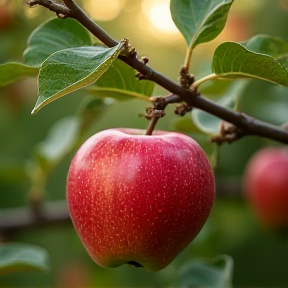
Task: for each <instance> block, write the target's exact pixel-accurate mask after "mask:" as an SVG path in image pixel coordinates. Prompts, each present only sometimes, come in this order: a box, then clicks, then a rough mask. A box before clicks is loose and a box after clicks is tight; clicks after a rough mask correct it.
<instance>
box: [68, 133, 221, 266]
mask: <svg viewBox="0 0 288 288" xmlns="http://www.w3.org/2000/svg"><path fill="white" fill-rule="evenodd" d="M144 134H145V131H144V130H137V129H122V128H118V129H109V130H105V131H102V132H100V133H97V134H95V135H94V136H92V137H90V138H89V139H88V140H87V141H86V142H85V143H84V144H83V145H82V146H81V147H80V149H79V150H78V151H77V153H76V155H75V156H74V158H73V160H72V162H71V165H70V168H69V172H68V178H67V190H66V191H67V201H68V207H69V211H70V215H71V219H72V221H73V224H74V226H75V229H76V231H77V233H78V235H79V237H80V239H81V240H82V242H83V244H84V246H85V247H86V250H87V251H88V253H89V254H90V256H91V257H92V259H93V260H94V261H95V262H96V263H98V264H99V265H100V266H103V267H108V268H112V267H117V266H120V265H122V264H125V263H128V264H131V265H133V266H136V267H144V268H145V269H146V270H148V271H158V270H161V269H163V268H164V267H166V266H167V265H168V264H169V263H170V262H171V261H172V260H173V259H174V258H175V257H176V256H177V255H178V254H179V253H180V252H181V251H182V250H183V249H184V248H185V247H186V246H187V245H188V244H189V243H190V242H191V241H192V240H193V239H194V238H195V237H196V235H197V234H198V233H199V231H200V230H201V228H202V227H203V225H204V223H205V221H206V220H207V218H208V215H209V213H210V211H211V208H212V204H213V200H214V194H215V184H214V175H213V172H212V169H211V166H210V164H209V161H208V159H207V157H206V155H205V153H204V152H203V150H202V149H201V147H200V146H199V145H198V144H197V143H196V142H195V141H194V140H193V139H192V138H190V137H188V136H186V135H182V134H179V133H173V132H164V131H155V132H154V133H153V135H150V136H147V135H144Z"/></svg>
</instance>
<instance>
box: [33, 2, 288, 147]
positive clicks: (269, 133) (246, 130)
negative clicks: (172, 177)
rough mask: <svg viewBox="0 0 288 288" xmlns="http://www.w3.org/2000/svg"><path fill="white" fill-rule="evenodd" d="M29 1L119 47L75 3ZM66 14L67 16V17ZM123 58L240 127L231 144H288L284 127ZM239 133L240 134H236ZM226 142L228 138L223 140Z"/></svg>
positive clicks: (192, 103) (194, 103)
mask: <svg viewBox="0 0 288 288" xmlns="http://www.w3.org/2000/svg"><path fill="white" fill-rule="evenodd" d="M27 2H28V4H29V5H30V6H34V5H36V4H39V5H41V6H44V7H47V8H48V9H50V10H52V11H54V12H56V13H57V14H64V16H67V17H71V18H74V19H76V20H77V21H78V22H80V23H81V24H82V25H83V26H84V27H85V28H86V29H88V30H89V31H90V32H91V33H92V34H93V35H94V36H95V37H97V38H98V39H99V40H100V41H102V42H103V43H104V44H105V45H107V46H108V47H113V46H116V45H117V44H118V42H117V41H116V40H114V39H113V38H112V37H110V36H109V35H108V34H107V33H106V32H105V31H104V30H102V29H101V28H100V27H99V26H98V25H97V24H96V23H94V22H93V21H92V20H91V19H90V18H89V17H88V16H87V14H85V12H84V11H83V10H82V9H80V7H79V6H78V5H77V4H76V3H75V2H74V1H73V0H64V3H65V7H66V8H65V9H64V8H63V6H61V5H59V4H56V3H55V2H53V1H51V0H27ZM31 3H32V5H31ZM48 4H49V5H48ZM65 11H66V13H67V14H65ZM119 58H120V59H121V60H122V61H123V62H125V63H126V64H127V65H129V66H131V67H132V68H134V69H135V70H137V71H138V72H140V73H141V74H142V75H145V76H146V79H148V80H150V81H153V82H155V83H157V84H158V85H160V86H161V87H163V88H165V89H166V90H168V91H169V92H171V93H172V94H175V95H178V96H179V102H182V101H185V102H186V103H187V104H189V105H190V106H193V107H195V108H198V109H201V110H203V111H206V112H208V113H209V114H212V115H214V116H216V117H218V118H220V119H223V120H224V121H226V122H228V123H231V124H233V125H234V126H235V127H237V128H238V129H235V131H236V132H235V131H234V136H233V137H230V138H229V137H228V138H229V139H230V140H229V141H230V142H232V141H234V140H236V139H239V138H240V136H241V137H243V136H245V135H256V136H261V137H265V138H269V139H272V140H276V141H279V142H282V143H285V144H288V131H286V130H285V129H284V128H282V127H279V126H276V125H272V124H269V123H266V122H263V121H260V120H257V119H255V118H253V117H250V116H248V115H245V114H243V113H241V112H237V111H234V110H230V109H227V108H224V107H222V106H219V105H218V104H217V103H215V102H212V101H211V100H209V99H207V98H205V97H202V96H201V95H200V94H199V93H198V92H197V89H191V90H187V89H185V88H183V87H182V86H181V85H179V84H178V83H176V82H174V81H172V80H170V79H169V78H167V77H166V76H164V75H162V74H160V73H158V72H157V71H155V70H153V69H152V68H151V67H149V66H147V65H146V63H143V61H141V59H139V58H138V57H137V54H136V53H133V55H132V54H131V55H130V56H128V57H126V56H120V57H119ZM196 83H197V82H196ZM235 133H238V135H235ZM222 140H225V139H224V138H223V139H222ZM216 142H217V141H216Z"/></svg>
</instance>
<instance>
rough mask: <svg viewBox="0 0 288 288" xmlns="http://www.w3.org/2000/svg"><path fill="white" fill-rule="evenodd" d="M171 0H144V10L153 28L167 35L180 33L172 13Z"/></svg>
mask: <svg viewBox="0 0 288 288" xmlns="http://www.w3.org/2000/svg"><path fill="white" fill-rule="evenodd" d="M169 5H170V1H169V0H143V2H142V11H143V13H144V14H145V15H146V17H147V18H148V20H149V21H150V23H151V24H152V26H153V28H154V29H155V28H156V29H157V30H158V31H159V32H161V33H164V34H166V35H175V34H179V31H178V29H177V28H176V26H175V24H174V22H173V20H172V18H171V13H170V6H169Z"/></svg>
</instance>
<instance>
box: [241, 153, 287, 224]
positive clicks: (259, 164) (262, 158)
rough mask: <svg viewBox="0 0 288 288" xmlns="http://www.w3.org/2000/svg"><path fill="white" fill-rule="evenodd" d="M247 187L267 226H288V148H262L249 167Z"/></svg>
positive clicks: (246, 173)
mask: <svg viewBox="0 0 288 288" xmlns="http://www.w3.org/2000/svg"><path fill="white" fill-rule="evenodd" d="M244 189H245V194H246V196H247V200H248V201H249V203H250V205H251V207H252V208H253V210H254V211H255V214H256V215H257V217H258V219H259V220H260V222H261V223H262V224H263V225H264V226H266V227H270V228H285V227H286V228H288V149H287V148H284V147H269V148H264V149H262V150H260V151H258V152H257V153H256V154H255V155H254V156H253V157H252V158H251V160H250V161H249V163H248V165H247V167H246V171H245V177H244Z"/></svg>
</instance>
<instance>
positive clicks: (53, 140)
mask: <svg viewBox="0 0 288 288" xmlns="http://www.w3.org/2000/svg"><path fill="white" fill-rule="evenodd" d="M78 136H79V118H78V117H76V116H68V117H65V118H62V119H60V120H58V121H57V122H56V123H55V124H54V125H53V126H52V127H51V129H50V130H49V133H48V135H47V137H46V139H45V140H44V141H42V142H40V143H39V144H38V145H37V146H36V149H35V154H36V155H35V156H36V158H37V159H38V163H39V164H40V165H41V167H42V168H43V169H44V170H47V168H48V167H49V164H52V163H53V164H54V163H57V162H58V161H59V160H61V159H62V158H63V157H64V156H66V155H67V153H69V152H70V151H71V150H72V149H73V148H74V146H75V142H76V141H77V140H78ZM48 169H49V168H48Z"/></svg>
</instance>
